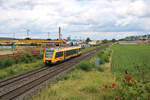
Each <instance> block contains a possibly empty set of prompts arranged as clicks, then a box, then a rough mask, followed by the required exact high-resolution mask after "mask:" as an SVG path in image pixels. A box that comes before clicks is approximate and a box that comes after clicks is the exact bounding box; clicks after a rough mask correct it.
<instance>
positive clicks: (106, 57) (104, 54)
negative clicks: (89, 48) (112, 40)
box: [96, 50, 110, 64]
mask: <svg viewBox="0 0 150 100" xmlns="http://www.w3.org/2000/svg"><path fill="white" fill-rule="evenodd" d="M109 55H110V52H108V51H107V50H105V51H104V50H103V51H101V52H100V53H98V54H97V55H96V56H97V57H98V58H100V64H105V63H108V62H109Z"/></svg>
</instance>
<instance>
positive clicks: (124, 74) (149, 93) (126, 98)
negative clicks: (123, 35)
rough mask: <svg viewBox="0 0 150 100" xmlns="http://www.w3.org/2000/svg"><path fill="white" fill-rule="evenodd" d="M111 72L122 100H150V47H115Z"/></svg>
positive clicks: (117, 93) (113, 48)
mask: <svg viewBox="0 0 150 100" xmlns="http://www.w3.org/2000/svg"><path fill="white" fill-rule="evenodd" d="M112 50H113V55H112V63H111V71H112V72H113V73H114V75H115V76H116V79H117V81H119V83H120V84H119V85H118V87H117V88H116V90H115V92H116V96H117V98H119V99H121V100H149V99H150V78H149V75H150V62H149V59H150V45H148V44H147V45H113V46H112Z"/></svg>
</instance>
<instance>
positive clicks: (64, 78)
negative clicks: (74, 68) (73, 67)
mask: <svg viewBox="0 0 150 100" xmlns="http://www.w3.org/2000/svg"><path fill="white" fill-rule="evenodd" d="M69 78H70V75H69V74H64V76H63V77H62V78H61V80H68V79H69Z"/></svg>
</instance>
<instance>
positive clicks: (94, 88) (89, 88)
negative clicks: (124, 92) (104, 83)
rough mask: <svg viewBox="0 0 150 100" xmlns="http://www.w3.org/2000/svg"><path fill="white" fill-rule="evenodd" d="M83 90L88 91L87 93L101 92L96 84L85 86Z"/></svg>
mask: <svg viewBox="0 0 150 100" xmlns="http://www.w3.org/2000/svg"><path fill="white" fill-rule="evenodd" d="M81 91H84V92H87V93H98V92H99V91H98V89H97V87H94V86H87V87H84V88H83V89H81Z"/></svg>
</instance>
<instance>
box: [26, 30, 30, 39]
mask: <svg viewBox="0 0 150 100" xmlns="http://www.w3.org/2000/svg"><path fill="white" fill-rule="evenodd" d="M29 32H30V30H29V29H27V37H28V38H29Z"/></svg>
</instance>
